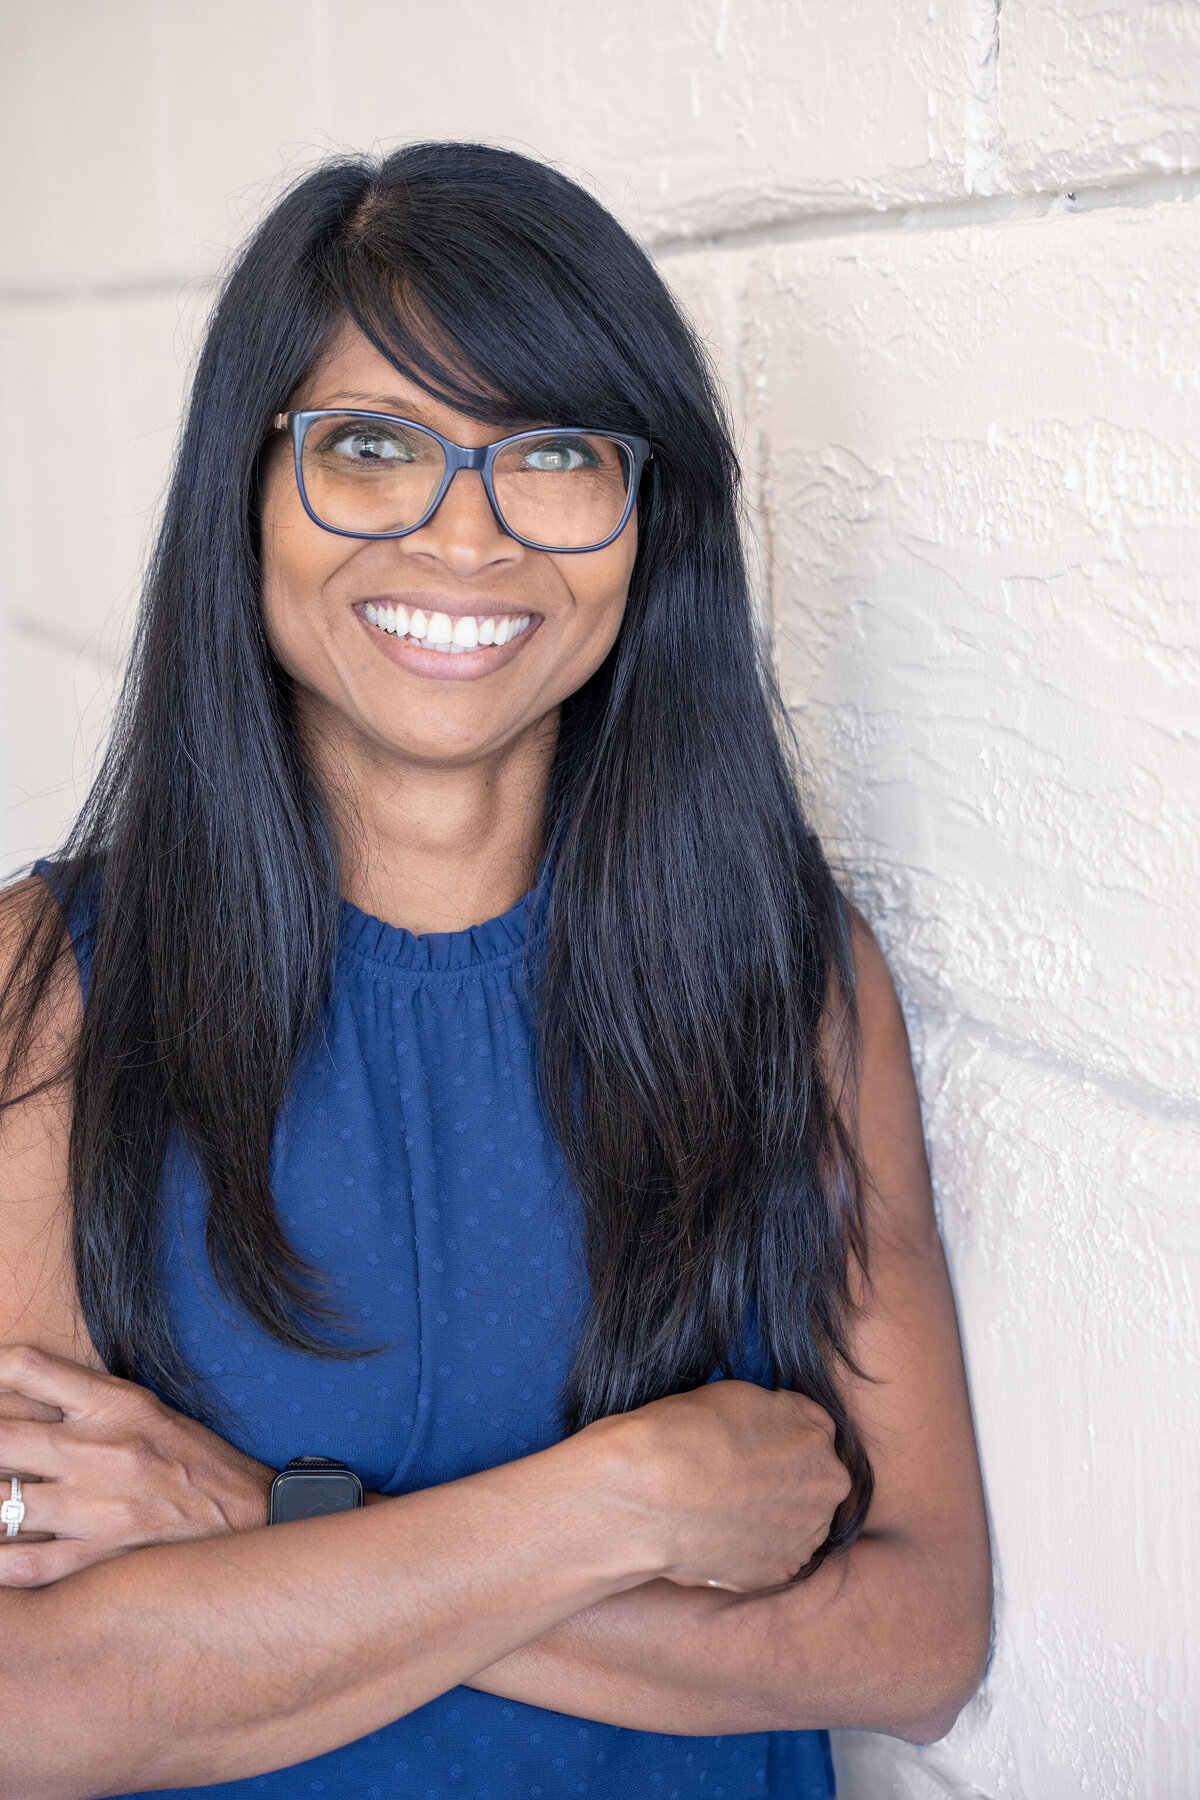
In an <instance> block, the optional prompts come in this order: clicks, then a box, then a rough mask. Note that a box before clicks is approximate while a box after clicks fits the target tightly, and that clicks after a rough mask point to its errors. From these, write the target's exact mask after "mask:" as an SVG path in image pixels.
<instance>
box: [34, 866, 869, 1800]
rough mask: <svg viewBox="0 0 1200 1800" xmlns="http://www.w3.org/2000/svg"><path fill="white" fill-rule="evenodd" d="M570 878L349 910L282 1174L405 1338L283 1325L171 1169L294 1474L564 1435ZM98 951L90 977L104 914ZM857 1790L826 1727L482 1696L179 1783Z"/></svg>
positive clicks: (180, 1294)
mask: <svg viewBox="0 0 1200 1800" xmlns="http://www.w3.org/2000/svg"><path fill="white" fill-rule="evenodd" d="M41 872H43V873H45V872H46V871H45V870H44V869H43V870H42V871H41ZM547 879H548V877H547V875H546V873H545V872H543V874H542V876H541V878H540V881H539V886H538V887H537V888H535V889H534V890H533V891H532V893H530V894H527V895H525V896H524V898H523V899H521V900H519V901H518V902H517V904H516V905H515V906H514V907H513V908H512V909H511V910H510V911H509V912H507V913H504V914H503V915H502V916H500V917H499V918H495V919H490V920H488V921H487V922H486V923H485V924H482V925H478V926H474V927H472V928H471V929H469V930H467V931H459V932H439V933H431V934H429V935H427V936H423V937H419V938H418V937H414V936H413V935H412V934H411V933H410V932H408V931H404V930H402V929H399V928H397V927H395V926H391V925H387V924H384V923H383V922H382V921H380V920H378V919H374V918H370V917H369V916H368V915H367V914H365V913H363V912H360V911H358V909H357V908H355V907H353V906H350V905H349V904H347V905H346V906H345V907H344V910H343V921H342V938H341V947H340V953H339V957H338V963H337V970H336V975H335V980H334V984H333V990H332V996H331V1003H330V1010H329V1017H328V1022H327V1027H326V1030H325V1032H324V1034H323V1035H322V1037H321V1039H320V1041H319V1043H318V1044H317V1045H316V1046H315V1048H314V1050H313V1052H312V1054H311V1055H310V1056H309V1057H308V1058H307V1059H306V1060H305V1062H304V1064H303V1065H302V1067H301V1068H300V1069H299V1071H298V1073H297V1077H296V1080H295V1083H294V1088H293V1093H292V1095H291V1098H290V1101H289V1104H288V1106H287V1108H286V1110H285V1114H284V1116H283V1118H282V1119H281V1121H280V1124H279V1128H278V1131H277V1134H276V1141H275V1145H274V1152H273V1158H274V1169H273V1173H274V1185H275V1193H276V1197H277V1201H278V1205H279V1208H280V1213H281V1216H282V1218H283V1221H284V1224H285V1226H286V1228H287V1231H288V1233H289V1235H290V1237H291V1240H292V1242H293V1243H294V1244H295V1245H296V1246H297V1247H298V1248H299V1249H300V1250H301V1251H302V1252H303V1253H304V1254H305V1255H306V1256H307V1257H309V1258H310V1259H311V1260H312V1261H313V1262H314V1263H316V1264H317V1265H318V1266H319V1267H320V1268H321V1269H322V1270H323V1271H325V1273H326V1274H327V1276H328V1278H329V1280H330V1283H331V1291H332V1292H333V1294H334V1295H335V1296H336V1297H337V1299H338V1301H339V1303H340V1306H341V1308H342V1313H343V1317H344V1319H345V1321H346V1324H347V1327H348V1328H349V1329H350V1330H351V1331H352V1332H353V1334H354V1337H355V1340H356V1341H357V1342H361V1343H362V1345H363V1347H364V1350H366V1349H367V1348H368V1347H369V1346H382V1347H381V1348H376V1349H375V1350H374V1352H373V1353H372V1354H364V1355H362V1356H361V1357H355V1358H353V1359H352V1360H349V1361H340V1360H338V1361H335V1360H332V1359H323V1358H321V1357H313V1356H301V1355H298V1354H296V1353H294V1352H292V1351H290V1350H287V1349H285V1348H284V1347H283V1346H282V1345H280V1344H276V1343H273V1342H271V1341H270V1340H268V1339H267V1338H265V1337H264V1335H263V1334H262V1332H261V1331H260V1330H258V1328H257V1327H255V1326H254V1325H253V1324H252V1323H251V1321H250V1320H249V1319H248V1318H247V1317H246V1316H245V1315H243V1314H242V1313H240V1311H239V1310H238V1309H237V1308H236V1307H234V1306H233V1305H232V1304H231V1303H230V1302H229V1301H228V1300H227V1299H226V1298H225V1297H224V1296H223V1295H222V1294H221V1293H220V1292H219V1290H218V1288H217V1286H216V1283H215V1281H214V1280H213V1277H212V1272H211V1270H210V1268H209V1264H208V1259H207V1255H206V1252H205V1248H204V1195H203V1192H202V1190H201V1186H200V1183H199V1181H198V1179H197V1178H196V1175H195V1172H194V1171H193V1170H192V1169H191V1168H190V1167H189V1166H188V1164H187V1162H186V1161H185V1160H182V1159H181V1160H180V1161H179V1162H178V1163H177V1164H176V1165H175V1166H174V1167H173V1168H172V1169H171V1170H169V1171H168V1177H167V1182H166V1198H167V1204H168V1207H169V1212H168V1217H169V1221H170V1228H169V1230H168V1233H167V1243H166V1250H165V1277H166V1285H167V1291H168V1294H169V1297H170V1302H171V1306H172V1309H173V1312H174V1315H175V1318H176V1320H177V1324H178V1328H179V1330H180V1332H181V1333H182V1339H183V1342H184V1343H185V1344H186V1345H187V1347H188V1350H189V1353H190V1355H191V1357H192V1358H193V1360H194V1362H195V1363H196V1365H197V1366H198V1367H199V1368H200V1369H202V1370H203V1372H204V1373H205V1375H206V1376H207V1377H208V1379H209V1381H210V1382H211V1383H212V1386H213V1388H214V1390H215V1392H216V1394H217V1396H218V1397H219V1399H220V1400H221V1402H222V1403H223V1405H224V1407H225V1409H226V1415H227V1417H226V1421H225V1424H224V1427H223V1429H224V1431H225V1434H226V1435H227V1436H228V1437H229V1438H231V1439H232V1440H233V1441H234V1442H235V1443H237V1444H239V1445H240V1446H241V1447H242V1448H243V1449H245V1450H247V1451H249V1452H250V1453H251V1454H253V1455H254V1456H257V1457H259V1458H261V1460H262V1461H264V1462H266V1463H268V1464H270V1465H271V1466H272V1467H274V1468H282V1467H283V1465H284V1463H286V1462H287V1461H288V1459H289V1457H292V1456H301V1455H311V1454H319V1455H326V1456H336V1457H339V1458H340V1459H341V1460H343V1461H344V1462H347V1463H348V1464H349V1465H350V1466H351V1467H352V1468H353V1469H355V1470H357V1472H358V1474H359V1475H360V1476H361V1478H362V1481H363V1483H364V1485H365V1486H366V1487H368V1488H376V1489H378V1490H380V1491H381V1492H383V1493H386V1494H404V1493H409V1492H412V1491H413V1490H415V1489H418V1488H423V1487H429V1486H431V1485H433V1484H435V1483H437V1482H443V1481H451V1480H453V1479H454V1478H455V1477H457V1476H460V1475H467V1474H470V1473H471V1472H472V1471H474V1470H476V1469H482V1468H488V1467H491V1466H494V1465H495V1464H497V1463H501V1462H507V1461H509V1460H511V1459H512V1458H513V1457H518V1456H524V1455H527V1454H528V1453H529V1452H531V1451H534V1450H539V1449H542V1448H544V1447H545V1446H546V1445H548V1444H550V1443H553V1442H554V1441H555V1440H556V1439H557V1438H558V1436H559V1435H560V1433H559V1430H558V1426H557V1423H556V1408H557V1400H558V1393H559V1389H560V1387H561V1384H562V1381H563V1377H564V1374H565V1372H566V1369H567V1366H568V1360H569V1355H570V1349H571V1344H572V1341H573V1337H574V1333H575V1330H576V1327H577V1323H578V1319H579V1313H580V1307H581V1304H582V1300H583V1297H584V1293H585V1287H584V1278H583V1272H582V1264H581V1252H580V1238H579V1230H578V1216H577V1211H576V1207H577V1200H576V1199H575V1197H574V1195H573V1191H572V1190H571V1188H570V1186H569V1184H568V1182H567V1181H566V1178H565V1174H564V1170H563V1165H562V1160H561V1157H560V1154H559V1152H558V1149H557V1146H556V1144H555V1142H554V1139H553V1137H552V1134H551V1132H550V1130H549V1128H548V1124H547V1121H546V1118H545V1115H544V1113H543V1111H542V1109H541V1106H540V1103H539V1099H538V1094H537V1086H536V1080H535V1073H534V1061H533V1038H532V1017H531V1013H530V1008H529V1001H528V988H527V984H526V980H525V975H524V946H525V941H526V936H527V933H528V934H529V936H530V939H531V942H532V943H533V944H534V945H536V942H537V940H538V925H537V918H536V916H535V914H536V912H537V910H538V909H537V908H536V907H535V904H534V903H535V902H536V901H537V900H538V899H539V897H544V894H545V886H546V881H547ZM76 943H77V949H78V950H79V953H80V962H81V973H82V974H83V976H84V980H85V985H86V975H87V966H86V965H87V932H86V923H85V926H84V929H83V930H82V931H81V932H78V933H77V934H76ZM833 1792H834V1781H833V1769H832V1763H831V1761H830V1755H829V1741H828V1737H827V1734H826V1733H824V1732H815V1731H813V1732H777V1733H769V1734H768V1733H764V1734H745V1735H743V1734H739V1735H733V1736H726V1737H705V1738H695V1737H675V1736H667V1735H662V1734H658V1733H653V1732H638V1731H625V1730H621V1729H618V1728H616V1727H613V1726H608V1725H598V1724H595V1723H592V1722H590V1721H586V1720H581V1719H575V1718H570V1717H567V1716H565V1715H563V1714H561V1713H553V1712H546V1711H543V1710H542V1709H540V1708H538V1707H532V1706H522V1705H519V1704H515V1703H513V1702H511V1701H506V1700H500V1699H497V1698H496V1697H494V1696H492V1695H489V1694H479V1693H476V1692H474V1691H473V1690H472V1689H469V1688H455V1689H453V1690H452V1691H451V1692H449V1693H447V1694H443V1695H442V1696H441V1697H440V1698H439V1699H437V1700H434V1701H432V1702H430V1704H429V1705H427V1706H423V1707H421V1708H419V1709H418V1710H417V1711H416V1712H414V1713H410V1714H409V1715H408V1716H407V1717H405V1718H401V1719H397V1720H396V1721H395V1722H394V1723H392V1724H390V1725H387V1726H385V1727H384V1728H383V1729H382V1730H380V1731H376V1732H373V1733H372V1734H371V1735H370V1736H369V1737H365V1738H360V1739H359V1740H357V1741H356V1742H354V1743H350V1744H346V1745H344V1746H343V1747H342V1748H341V1749H338V1750H334V1751H331V1752H329V1754H328V1755H325V1756H319V1757H316V1758H314V1759H313V1760H312V1761H310V1762H305V1763H300V1764H297V1765H295V1766H293V1767H291V1768H287V1769H281V1770H278V1771H275V1772H273V1773H271V1774H264V1775H260V1776H256V1777H253V1778H250V1779H247V1780H243V1781H235V1782H225V1783H220V1784H218V1785H216V1786H210V1787H205V1788H187V1789H180V1790H172V1793H173V1795H177V1797H178V1800H184V1797H185V1796H187V1797H188V1800H196V1796H199V1795H212V1796H217V1795H220V1796H222V1797H223V1800H311V1797H313V1796H319V1797H321V1800H565V1797H567V1796H578V1797H580V1800H701V1796H703V1797H704V1800H751V1796H754V1797H755V1800H759V1797H769V1800H784V1797H786V1800H828V1797H829V1796H830V1795H832V1794H833ZM143 1800H145V1797H144V1796H143ZM151 1800H153V1796H151ZM159 1800H165V1796H164V1795H162V1794H160V1795H159Z"/></svg>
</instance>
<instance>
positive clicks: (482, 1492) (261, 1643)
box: [0, 1446, 653, 1800]
mask: <svg viewBox="0 0 1200 1800" xmlns="http://www.w3.org/2000/svg"><path fill="white" fill-rule="evenodd" d="M566 1450H567V1447H566V1446H559V1447H556V1448H555V1449H553V1450H549V1451H545V1452H543V1453H541V1455H540V1456H537V1457H530V1458H526V1459H523V1461H522V1462H519V1463H513V1464H509V1465H507V1466H505V1467H503V1468H499V1469H495V1470H490V1471H487V1472H486V1473H484V1474H481V1475H475V1476H472V1477H470V1478H469V1479H467V1480H465V1481H460V1482H454V1483H450V1484H448V1485H447V1486H445V1487H442V1488H432V1489H426V1490H424V1491H423V1492H421V1493H417V1494H412V1495H407V1496H405V1497H403V1498H401V1499H395V1500H389V1501H386V1502H382V1503H380V1504H378V1505H373V1506H371V1507H370V1508H368V1509H364V1510H362V1511H360V1512H356V1513H349V1514H341V1515H337V1516H334V1517H330V1518H324V1519H313V1520H306V1521H304V1522H302V1523H297V1524H294V1525H283V1526H275V1527H271V1528H269V1529H266V1530H260V1531H252V1532H247V1533H243V1534H240V1535H234V1536H226V1537H219V1538H218V1537H213V1538H204V1539H197V1540H194V1541H191V1542H187V1543H182V1544H172V1545H166V1544H163V1545H155V1546H153V1547H151V1548H147V1549H142V1550H135V1551H132V1552H130V1553H129V1554H128V1555H125V1556H120V1557H115V1558H112V1559H111V1560H109V1561H107V1562H102V1563H98V1564H96V1565H94V1566H93V1567H91V1568H89V1569H85V1570H83V1571H82V1572H81V1573H79V1574H77V1575H73V1576H71V1577H69V1578H67V1579H65V1580H63V1581H60V1582H56V1583H54V1584H53V1585H51V1586H48V1587H45V1588H39V1589H34V1590H30V1591H26V1592H19V1591H18V1592H11V1593H8V1594H5V1595H4V1596H3V1613H2V1616H0V1628H2V1635H3V1637H4V1641H5V1658H4V1668H3V1671H2V1672H0V1718H2V1719H4V1720H5V1721H6V1723H5V1724H4V1725H3V1726H2V1727H0V1733H2V1734H3V1748H2V1751H0V1797H2V1800H78V1797H80V1796H82V1795H92V1794H96V1793H112V1792H120V1793H124V1792H126V1791H128V1790H134V1791H137V1790H141V1789H145V1788H158V1787H177V1786H192V1785H201V1784H204V1783H212V1782H220V1781H228V1780H233V1779H237V1778H239V1777H244V1776H248V1775H253V1774H258V1773H260V1772H262V1771H264V1770H267V1769H274V1768H279V1767H282V1766H285V1765H287V1764H291V1763H295V1762H299V1761H302V1760H304V1759H305V1758H307V1757H311V1756H315V1755H318V1754H320V1753H322V1752H324V1751H327V1750H330V1749H332V1748H334V1747H336V1746H337V1745H340V1744H343V1743H347V1742H349V1741H351V1740H352V1739H354V1738H357V1737H360V1736H362V1735H364V1734H365V1733H367V1732H370V1731H374V1730H377V1729H378V1728H379V1727H380V1726H382V1725H384V1724H386V1723H388V1722H389V1721H391V1720H393V1719H395V1718H398V1717H400V1716H401V1715H402V1714H404V1713H406V1712H409V1711H411V1710H412V1709H413V1708H414V1707H417V1706H420V1705H422V1704H423V1703H424V1702H425V1701H427V1700H429V1699H431V1698H433V1697H434V1696H435V1695H437V1694H439V1693H442V1692H444V1691H445V1690H446V1689H447V1688H450V1687H453V1686H454V1685H455V1684H456V1683H458V1682H460V1681H463V1680H464V1679H466V1678H468V1677H469V1676H471V1675H473V1674H474V1673H475V1672H476V1671H477V1670H478V1669H479V1668H481V1667H482V1666H484V1665H485V1664H487V1663H490V1662H494V1661H496V1660H497V1659H500V1658H503V1657H504V1656H505V1655H506V1654H508V1653H510V1652H511V1651H513V1650H514V1649H515V1648H516V1647H517V1646H519V1645H520V1644H522V1643H524V1642H526V1641H527V1640H528V1639H529V1638H531V1637H536V1636H538V1635H540V1634H543V1633H545V1632H547V1631H549V1630H551V1629H552V1628H553V1627H554V1626H555V1625H556V1624H558V1623H559V1622H560V1621H561V1620H562V1619H564V1618H565V1617H568V1616H569V1615H571V1614H573V1613H575V1612H577V1611H579V1610H580V1608H581V1607H582V1608H586V1607H587V1606H589V1605H590V1604H593V1603H594V1602H596V1601H597V1600H599V1599H601V1598H603V1597H604V1596H605V1595H606V1594H608V1593H611V1592H613V1591H616V1590H619V1589H620V1588H621V1587H622V1586H623V1585H624V1584H626V1583H627V1582H630V1581H636V1580H638V1579H641V1578H642V1577H641V1575H640V1574H636V1573H631V1572H630V1571H629V1568H628V1561H629V1553H627V1552H624V1551H623V1552H622V1553H621V1560H618V1558H617V1556H616V1555H615V1554H614V1555H612V1556H610V1555H609V1554H608V1552H607V1551H606V1548H605V1546H606V1545H615V1544H618V1543H620V1542H621V1540H622V1538H623V1537H624V1536H625V1535H626V1531H625V1530H623V1529H622V1528H621V1527H622V1523H623V1522H622V1521H620V1520H619V1519H614V1518H612V1517H609V1516H607V1515H606V1514H605V1506H606V1501H605V1499H604V1498H603V1496H597V1498H596V1499H595V1502H594V1506H593V1507H592V1508H590V1509H589V1510H590V1511H591V1516H590V1517H589V1518H586V1519H585V1518H583V1517H581V1511H580V1498H579V1495H580V1486H579V1483H578V1480H577V1478H576V1475H575V1473H574V1471H573V1470H572V1469H571V1466H570V1465H569V1462H568V1460H567V1457H566V1456H565V1455H564V1451H566ZM568 1454H569V1453H568ZM610 1511H616V1512H617V1513H619V1512H620V1507H619V1506H614V1507H611V1508H610ZM649 1572H651V1573H653V1570H651V1571H649ZM150 1672H152V1676H151V1674H150ZM64 1695H69V1697H70V1704H69V1705H64V1703H63V1700H64ZM14 1721H17V1722H18V1723H16V1724H14V1723H13V1722H14Z"/></svg>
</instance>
